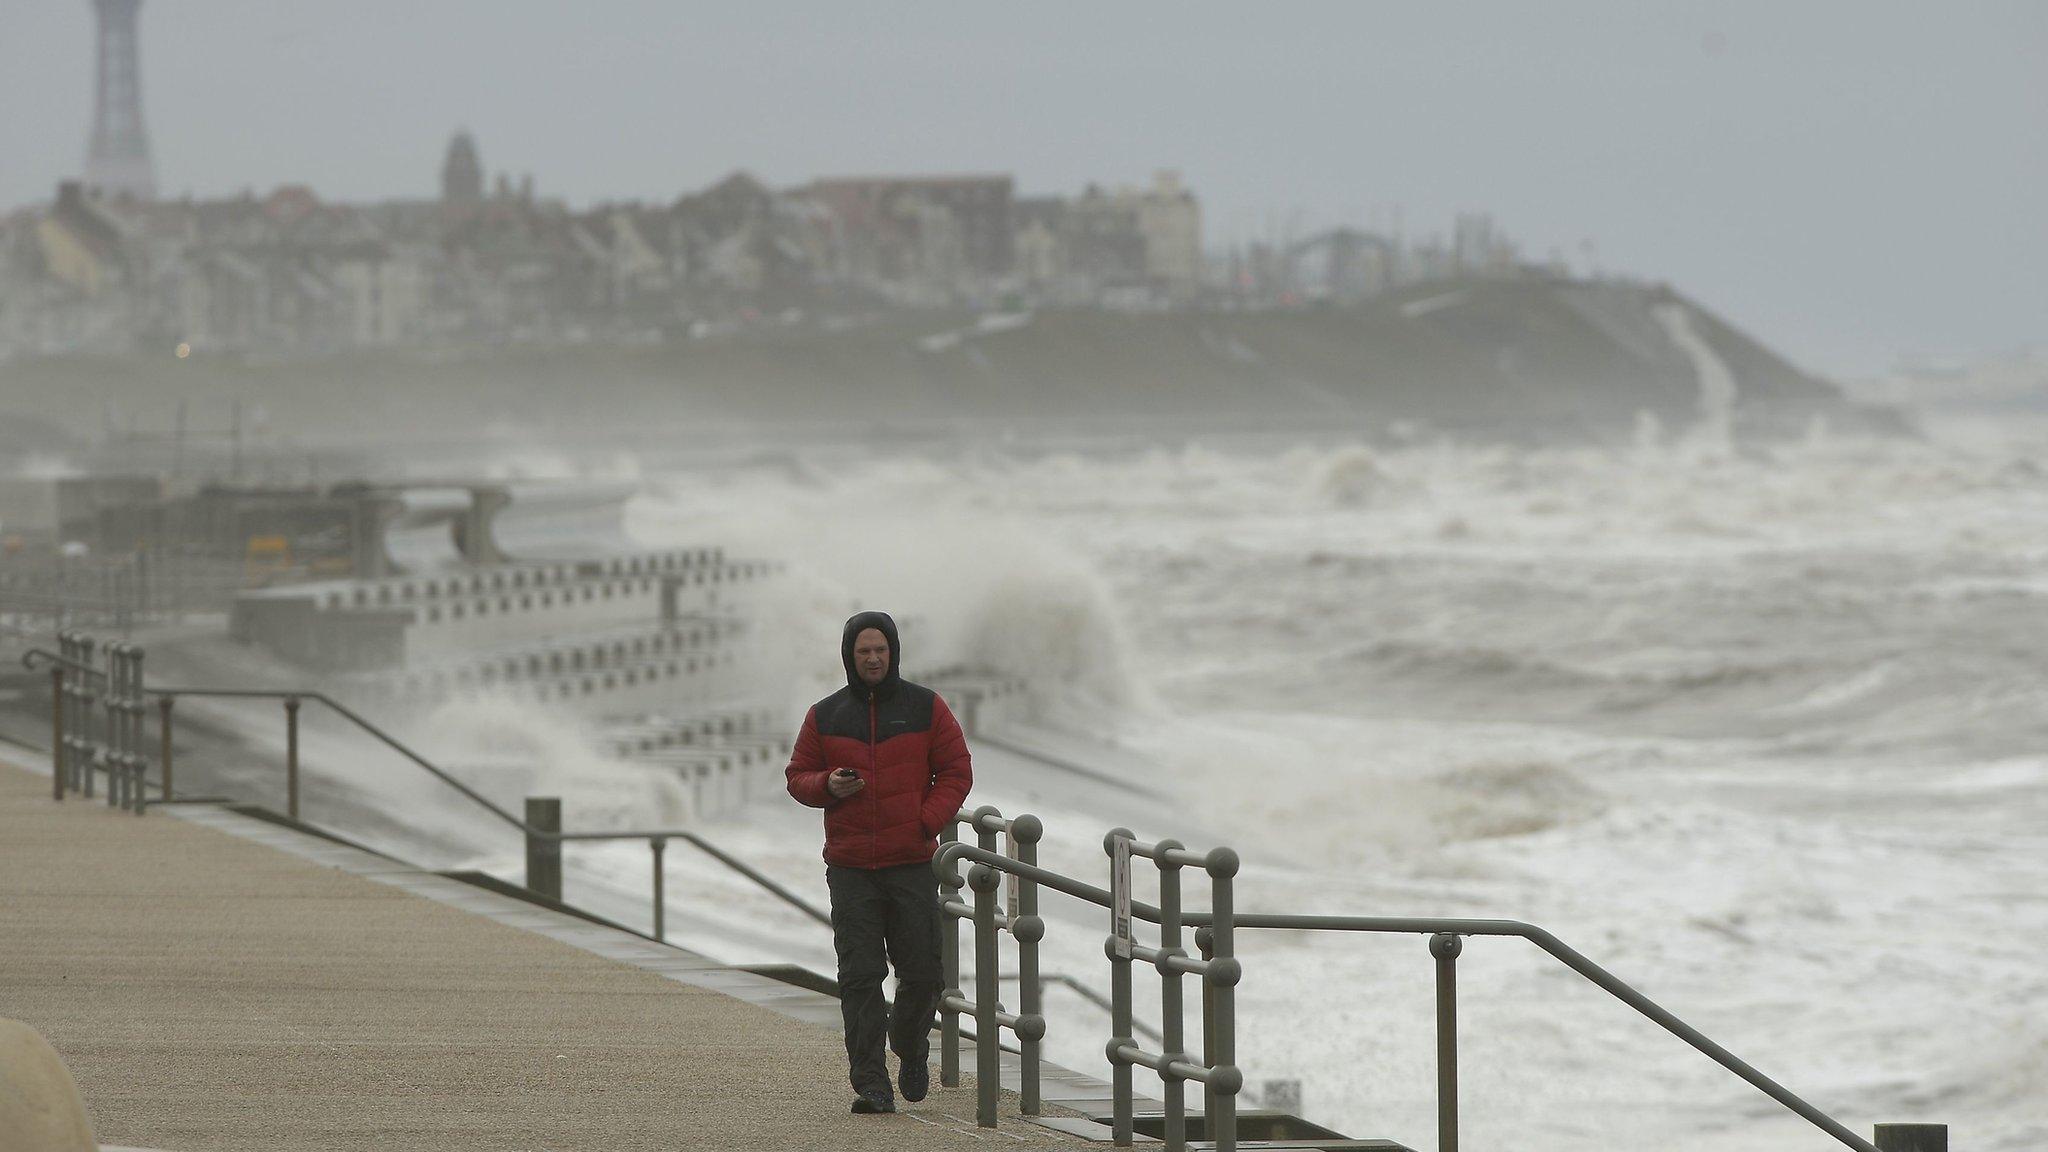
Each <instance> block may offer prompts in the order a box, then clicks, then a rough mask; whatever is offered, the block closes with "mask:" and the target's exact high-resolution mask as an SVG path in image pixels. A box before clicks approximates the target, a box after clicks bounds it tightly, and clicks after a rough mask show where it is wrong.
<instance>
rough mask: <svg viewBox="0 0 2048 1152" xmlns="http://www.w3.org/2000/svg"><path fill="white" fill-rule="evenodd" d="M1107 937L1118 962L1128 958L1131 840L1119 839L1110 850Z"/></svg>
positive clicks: (1111, 845)
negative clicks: (1113, 943)
mask: <svg viewBox="0 0 2048 1152" xmlns="http://www.w3.org/2000/svg"><path fill="white" fill-rule="evenodd" d="M1109 905H1110V908H1109V934H1110V936H1112V937H1113V938H1115V940H1116V954H1117V957H1118V958H1119V959H1123V960H1129V959H1130V958H1131V840H1130V837H1128V836H1118V837H1116V838H1115V839H1114V840H1111V841H1110V850H1109Z"/></svg>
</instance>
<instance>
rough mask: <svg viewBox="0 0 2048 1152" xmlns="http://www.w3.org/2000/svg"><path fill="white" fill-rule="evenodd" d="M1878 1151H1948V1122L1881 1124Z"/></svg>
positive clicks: (1878, 1133) (1878, 1134) (1878, 1129)
mask: <svg viewBox="0 0 2048 1152" xmlns="http://www.w3.org/2000/svg"><path fill="white" fill-rule="evenodd" d="M1876 1136H1877V1152H1948V1125H1946V1124H1879V1125H1878V1126H1877V1131H1876Z"/></svg>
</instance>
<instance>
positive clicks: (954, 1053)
mask: <svg viewBox="0 0 2048 1152" xmlns="http://www.w3.org/2000/svg"><path fill="white" fill-rule="evenodd" d="M957 828H958V825H956V824H954V823H952V822H951V821H948V822H947V824H946V826H945V828H943V829H941V830H940V832H939V840H940V841H941V842H942V843H944V844H953V843H957V842H958V841H959V839H960V834H959V832H958V831H956V829H957ZM948 879H950V872H949V875H948ZM950 895H951V894H950V893H949V892H947V891H946V889H945V885H944V882H943V881H942V882H941V885H940V890H939V900H940V901H941V902H944V901H945V900H946V899H947V898H948V897H949V896H950ZM939 931H940V941H941V943H940V945H939V949H940V953H941V954H940V956H939V970H940V978H941V979H942V980H943V981H944V982H945V985H946V990H945V992H944V993H942V994H941V995H940V997H939V999H940V1004H939V1083H940V1084H941V1085H943V1086H944V1087H947V1088H958V1087H959V1086H960V1013H958V1012H956V1011H954V1010H953V1009H951V1008H949V1007H947V1006H946V1004H945V1001H946V1000H947V999H948V998H950V997H954V996H959V995H960V994H961V992H960V920H959V918H958V917H955V916H953V915H952V914H951V913H948V912H944V911H941V912H940V913H939Z"/></svg>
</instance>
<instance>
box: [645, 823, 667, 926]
mask: <svg viewBox="0 0 2048 1152" xmlns="http://www.w3.org/2000/svg"><path fill="white" fill-rule="evenodd" d="M647 846H648V847H649V848H651V849H653V850H654V941H655V943H657V944H665V943H667V942H668V932H667V926H668V923H667V918H666V913H667V903H668V902H667V898H666V895H665V893H664V892H663V890H662V888H663V882H664V878H663V876H662V873H663V872H664V871H666V869H664V868H663V867H662V866H661V864H662V856H663V854H664V853H665V852H666V851H667V849H668V839H667V838H666V837H662V836H650V837H648V840H647Z"/></svg>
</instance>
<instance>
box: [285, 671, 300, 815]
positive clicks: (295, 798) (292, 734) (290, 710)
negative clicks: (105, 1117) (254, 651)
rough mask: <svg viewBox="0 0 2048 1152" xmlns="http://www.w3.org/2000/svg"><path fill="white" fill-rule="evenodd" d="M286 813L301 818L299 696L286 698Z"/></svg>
mask: <svg viewBox="0 0 2048 1152" xmlns="http://www.w3.org/2000/svg"><path fill="white" fill-rule="evenodd" d="M284 814H285V815H287V816H289V817H291V818H292V819H294V820H297V819H298V818H299V698H298V697H297V696H287V697H285V698H284Z"/></svg>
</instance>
